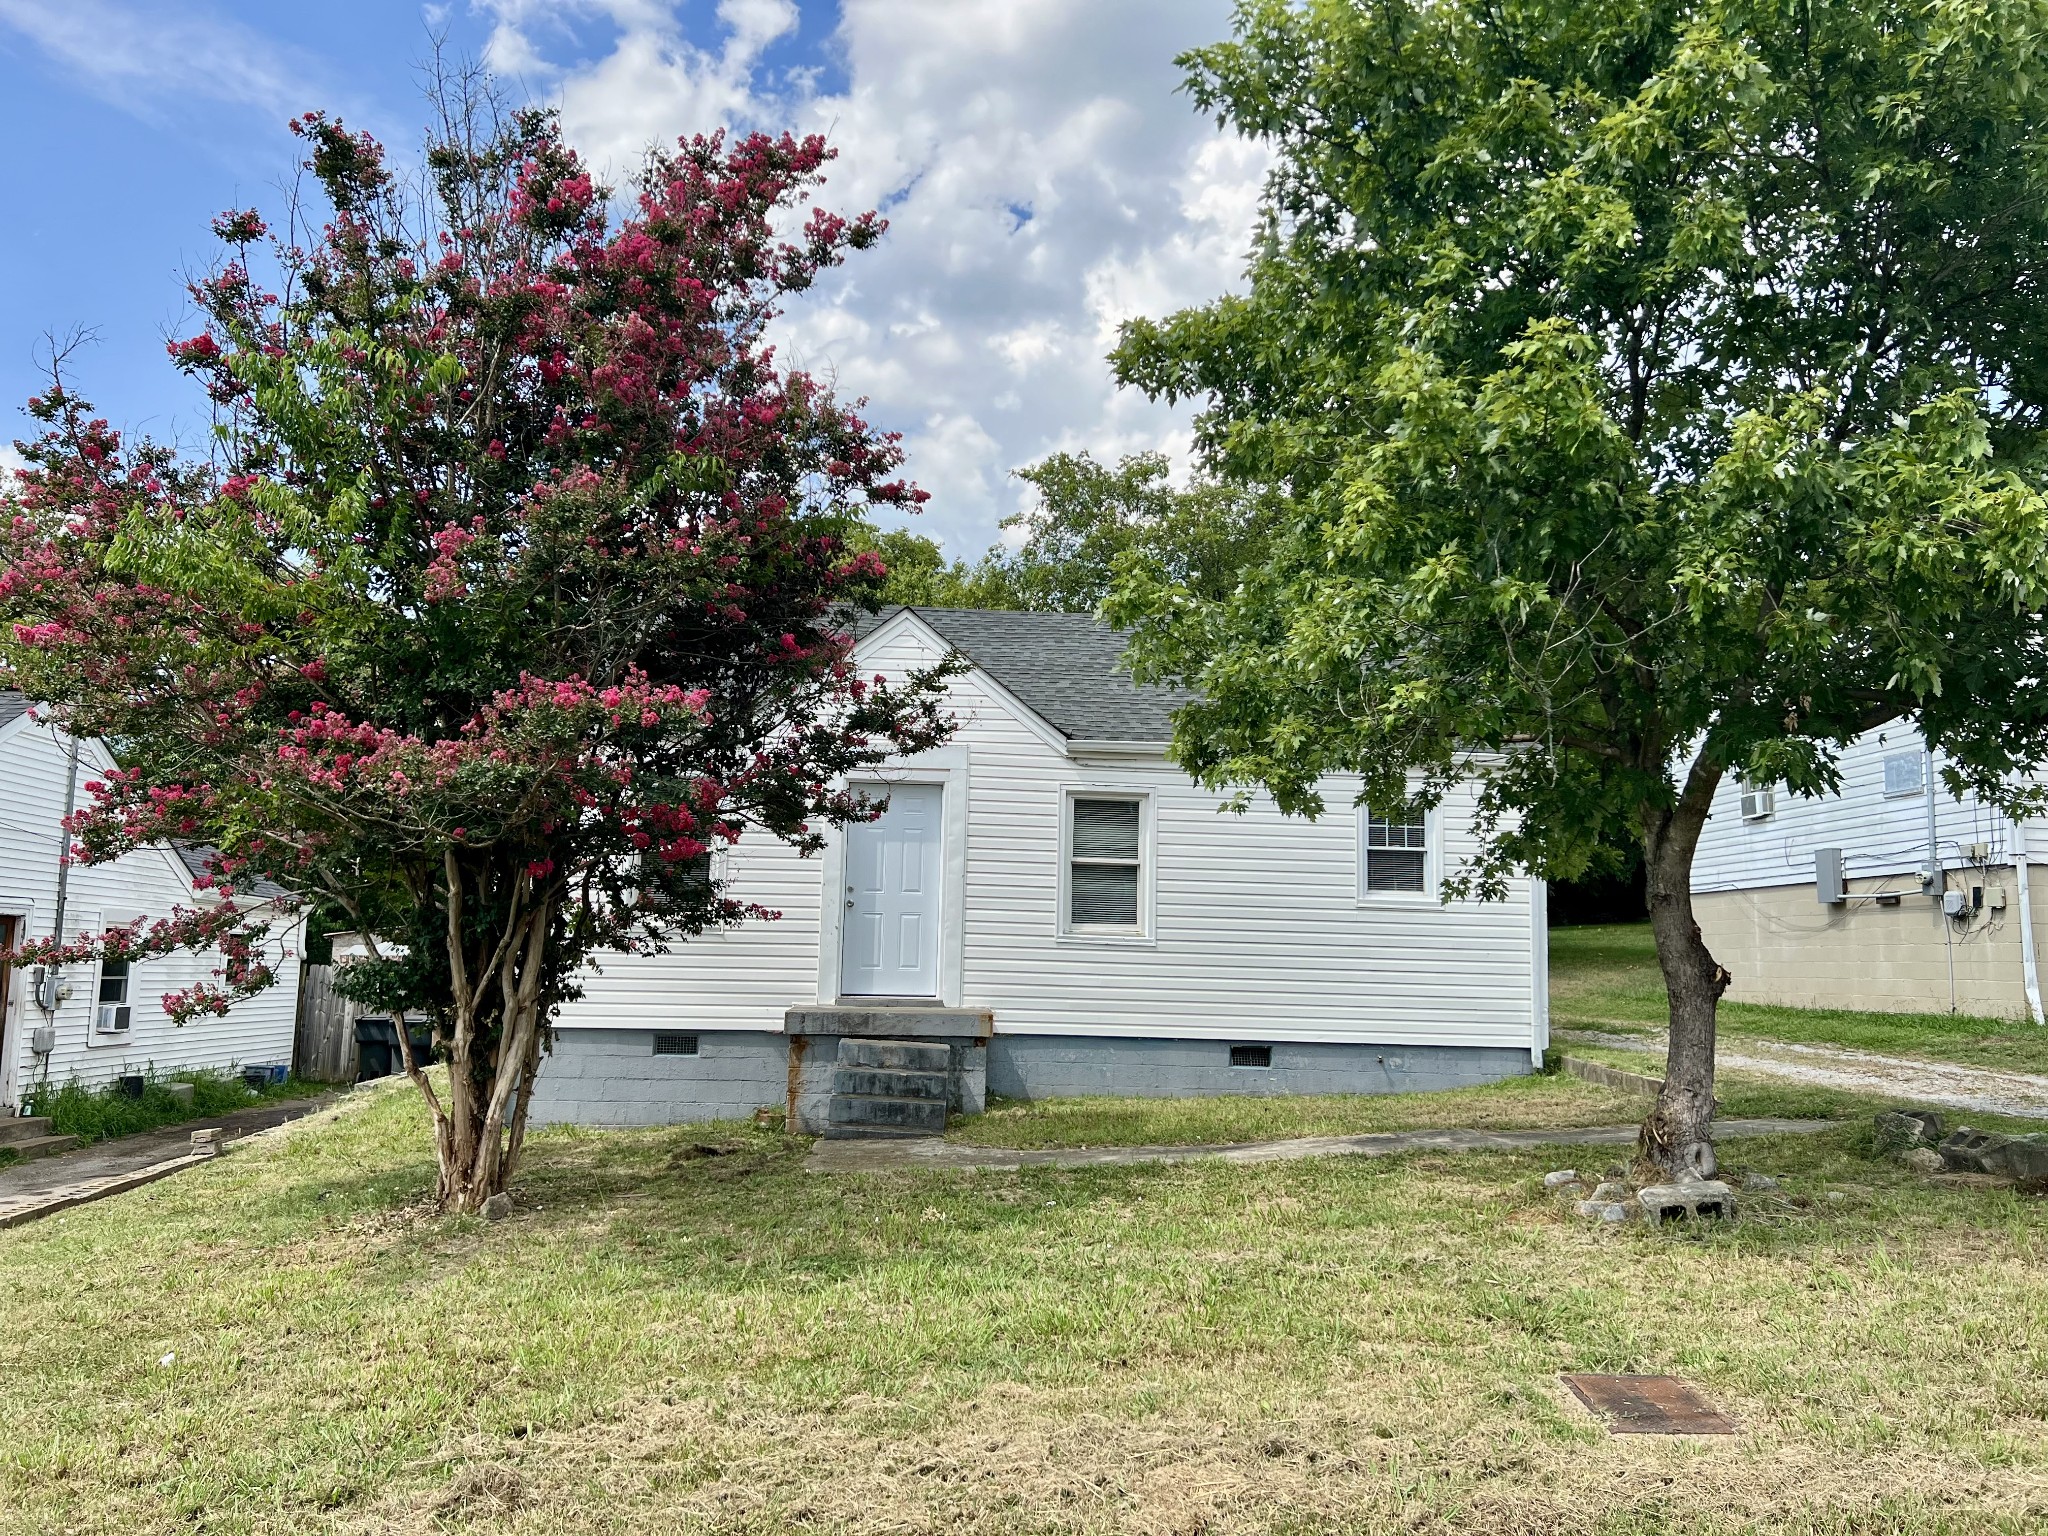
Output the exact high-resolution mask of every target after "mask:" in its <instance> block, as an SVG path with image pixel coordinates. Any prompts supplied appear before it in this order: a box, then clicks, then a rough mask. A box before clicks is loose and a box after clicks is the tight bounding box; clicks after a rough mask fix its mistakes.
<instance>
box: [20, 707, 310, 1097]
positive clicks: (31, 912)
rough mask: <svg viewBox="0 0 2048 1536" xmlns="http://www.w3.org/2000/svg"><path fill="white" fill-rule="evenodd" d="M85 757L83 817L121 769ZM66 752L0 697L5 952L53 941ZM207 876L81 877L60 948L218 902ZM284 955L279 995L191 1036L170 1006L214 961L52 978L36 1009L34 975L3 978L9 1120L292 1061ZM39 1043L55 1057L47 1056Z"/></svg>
mask: <svg viewBox="0 0 2048 1536" xmlns="http://www.w3.org/2000/svg"><path fill="white" fill-rule="evenodd" d="M77 749H78V775H77V784H78V786H79V787H78V789H77V803H78V804H80V805H85V804H89V803H90V797H89V796H88V795H87V794H86V793H85V790H84V788H83V786H84V784H85V783H86V782H88V781H90V780H92V779H94V778H97V777H99V776H100V775H102V774H103V773H105V772H106V771H107V770H109V769H110V768H111V767H112V766H113V763H112V760H111V759H110V758H109V756H108V755H107V752H106V749H105V748H104V747H103V746H102V745H101V744H100V743H98V742H95V741H85V742H80V743H78V744H77ZM71 750H72V742H71V739H70V738H69V737H67V736H64V735H62V734H60V733H59V732H57V731H56V730H55V729H54V728H53V727H51V726H50V725H47V724H39V723H38V722H37V721H35V720H34V719H32V718H31V716H30V711H29V708H28V704H27V702H26V701H25V700H24V699H23V698H22V697H21V695H20V694H18V693H5V692H0V947H5V946H6V945H11V944H12V943H14V942H15V941H16V940H17V939H18V938H44V937H47V936H49V935H50V934H51V933H52V932H53V931H54V929H55V925H56V920H57V886H58V869H59V864H60V861H61V859H62V856H63V852H64V847H65V839H64V835H63V832H62V830H61V826H60V823H61V822H62V819H63V815H64V805H65V793H66V784H67V780H68V779H69V778H70V773H71ZM198 863H199V858H198V855H197V854H195V853H192V852H191V851H189V850H185V851H181V850H177V849H172V848H162V849H155V848H152V849H147V850H144V851H140V852H136V853H132V854H127V855H125V856H123V857H122V858H120V859H117V860H115V861H113V862H112V863H110V864H102V865H97V866H88V865H74V866H73V867H72V868H71V870H70V873H69V876H68V878H67V880H66V882H65V884H66V890H65V896H64V909H65V910H64V933H65V935H66V936H68V937H74V938H75V937H77V936H78V935H79V934H84V933H97V932H99V931H101V930H102V929H104V928H107V927H109V926H111V925H112V924H115V923H125V922H129V921H131V920H133V919H135V918H137V917H146V918H151V919H154V918H159V917H165V916H168V915H169V914H170V912H171V911H172V910H173V909H174V908H176V907H188V908H189V907H192V906H195V905H204V904H205V903H207V902H210V901H213V900H216V899H217V898H216V897H214V896H213V895H212V894H211V893H210V892H204V891H198V890H195V889H194V887H193V884H192V878H193V875H194V874H195V873H197V872H198ZM286 947H287V948H288V949H290V950H292V951H293V952H292V953H291V954H290V955H289V956H288V958H287V959H286V960H285V961H284V962H283V963H282V965H280V967H279V976H278V985H277V986H275V987H273V988H272V989H271V990H269V991H267V992H264V993H261V994H259V995H258V996H256V997H253V998H247V999H244V1000H243V1001H241V1002H239V1003H237V1004H236V1005H235V1006H234V1008H233V1009H232V1010H230V1012H229V1013H228V1015H227V1016H226V1017H225V1018H202V1019H198V1020H195V1021H194V1022H192V1023H190V1024H187V1025H184V1026H183V1027H182V1028H181V1027H179V1026H178V1025H176V1024H174V1023H172V1022H171V1020H170V1019H169V1018H168V1017H167V1016H166V1015H165V1013H164V1011H163V1006H162V1002H161V999H162V997H163V995H164V994H165V993H167V992H175V991H178V990H181V989H182V988H184V987H187V986H189V985H191V984H192V983H193V982H195V981H200V980H204V979H206V978H207V977H208V976H209V975H210V974H211V973H212V972H213V971H214V970H215V969H216V968H217V967H218V966H219V964H220V958H219V956H218V955H217V954H213V953H205V954H178V955H171V956H167V957H164V958H161V959H154V960H146V961H139V962H137V963H136V964H134V965H133V966H127V965H120V964H109V965H85V966H70V967H66V968H65V969H64V970H63V971H62V972H61V973H60V974H59V976H58V977H57V985H56V987H55V988H54V992H55V996H54V997H52V996H50V995H49V994H50V992H51V991H52V990H53V989H51V988H48V987H45V988H44V989H43V991H44V995H43V996H42V997H40V998H39V997H38V996H37V995H36V994H37V987H36V985H35V972H34V971H33V970H11V969H5V968H0V1113H8V1114H11V1113H13V1112H14V1110H15V1108H16V1107H17V1106H19V1105H20V1103H21V1101H22V1097H23V1095H25V1094H26V1093H28V1092H29V1091H30V1090H31V1089H32V1088H34V1087H35V1086H36V1085H37V1084H39V1083H43V1082H47V1083H50V1084H51V1085H53V1086H55V1085H61V1084H63V1083H64V1082H66V1081H68V1080H70V1079H73V1078H76V1079H78V1080H79V1081H81V1082H84V1083H88V1084H101V1083H106V1082H110V1081H112V1080H113V1079H114V1078H117V1077H120V1076H123V1075H124V1074H127V1073H134V1072H143V1071H147V1070H149V1069H151V1068H155V1069H156V1070H159V1071H164V1072H170V1071H176V1070H179V1069H187V1068H214V1069H218V1070H222V1071H227V1070H232V1069H234V1068H237V1067H244V1066H253V1065H257V1064H259V1063H260V1064H266V1065H267V1064H271V1063H288V1062H290V1060H291V1056H292V1029H293V1023H294V1014H295V1011H296V1009H297V1002H298V977H299V961H298V958H297V955H296V945H295V944H288V945H287V946H286ZM46 1003H48V1004H51V1005H53V1006H47V1007H46V1006H44V1004H46ZM45 1029H47V1031H48V1032H47V1033H46V1034H44V1035H43V1036H42V1039H41V1041H39V1040H38V1033H39V1031H42V1030H45ZM39 1043H46V1044H48V1045H49V1047H50V1049H48V1050H47V1051H41V1050H38V1049H37V1046H38V1044H39Z"/></svg>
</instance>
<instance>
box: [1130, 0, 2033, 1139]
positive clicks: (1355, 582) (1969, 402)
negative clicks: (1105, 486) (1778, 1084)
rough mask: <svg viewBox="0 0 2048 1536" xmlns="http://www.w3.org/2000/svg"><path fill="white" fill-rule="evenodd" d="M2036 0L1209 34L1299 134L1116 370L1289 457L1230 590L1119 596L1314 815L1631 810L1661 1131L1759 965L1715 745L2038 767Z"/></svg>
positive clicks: (1271, 114) (1625, 11)
mask: <svg viewBox="0 0 2048 1536" xmlns="http://www.w3.org/2000/svg"><path fill="white" fill-rule="evenodd" d="M2044 29H2048V8H2044V7H2043V6H2042V5H2041V4H2039V3H2036V0H1963V3H1948V0H1937V3H1931V4H1929V3H1921V0H1914V3H1911V4H1908V3H1903V0H1853V3H1844V0H1526V3H1522V4H1518V5H1513V6H1505V7H1503V6H1498V5H1494V4H1490V3H1484V0H1431V3H1428V4H1420V3H1415V0H1315V3H1310V4H1297V3H1282V0H1250V3H1246V4H1243V5H1241V6H1240V7H1239V9H1238V12H1237V18H1236V26H1235V36H1234V37H1233V39H1231V40H1230V41H1227V42H1225V43H1223V44H1221V45H1218V46H1215V47H1211V48H1205V49H1201V50H1198V51H1196V52H1193V53H1190V54H1188V55H1186V56H1185V57H1184V58H1183V60H1182V63H1183V65H1184V66H1185V68H1186V70H1187V79H1188V87H1189V89H1190V91H1191V92H1192V94H1193V97H1194V99H1195V101H1196V102H1197V103H1199V104H1200V106H1201V107H1203V108H1204V109H1207V110H1211V111H1214V112H1215V113H1216V114H1217V116H1218V118H1219V119H1220V120H1221V121H1222V122H1224V123H1226V124H1229V125H1232V126H1234V127H1236V128H1237V129H1238V130H1239V131H1241V132H1243V133H1245V134H1248V135H1250V136H1253V137H1255V138H1258V139H1260V140H1263V141H1264V142H1265V143H1267V144H1268V145H1270V146H1271V148H1272V151H1273V154H1274V164H1273V169H1272V172H1271V174H1270V178H1269V181H1268V183H1267V189H1266V196H1265V205H1264V215H1263V221H1262V228H1261V231H1260V234H1259V237H1258V239H1257V242H1256V245H1255V248H1254V251H1253V254H1252V260H1251V266H1250V281H1249V287H1248V290H1247V291H1246V292H1244V293H1243V294H1242V295H1241V296H1236V297H1230V298H1225V299H1221V300H1218V301H1217V302H1215V303H1213V304H1210V305H1208V306H1207V307H1205V308H1200V309H1195V310H1190V311H1187V312H1184V313H1181V314H1178V315H1175V316H1173V317H1171V318H1168V319H1164V320H1161V321H1156V322H1140V323H1136V324H1133V325H1131V326H1129V327H1128V328H1127V330H1126V331H1125V333H1124V336H1123V338H1122V341H1121V344H1120V346H1119V349H1118V351H1117V352H1116V354H1115V363H1116V366H1117V368H1118V371H1119V374H1120V376H1121V377H1122V379H1123V380H1124V381H1126V382H1127V383H1131V384H1135V385H1137V386H1139V387H1140V388H1142V389H1144V390H1146V391H1148V392H1149V393H1152V394H1155V395H1163V396H1171V397H1194V398H1197V399H1200V400H1203V401H1204V402H1206V409H1205V411H1204V414H1203V415H1202V416H1201V418H1200V429H1199V430H1200V440H1201V444H1202V448H1203V451H1204V452H1205V454H1206V456H1207V459H1208V462H1209V464H1210V466H1211V467H1212V469H1214V470H1216V471H1218V472H1220V473H1222V474H1225V475H1227V476H1231V477H1235V478H1238V479H1241V480H1244V481H1247V482H1250V483H1258V484H1268V485H1274V486H1279V487H1282V488H1284V489H1285V491H1286V493H1287V496H1288V501H1289V506H1288V509H1287V511H1286V512H1285V513H1284V514H1282V515H1281V517H1280V518H1279V520H1278V522H1277V524H1276V528H1277V531H1276V532H1275V534H1274V535H1273V537H1272V538H1271V539H1269V540H1268V541H1267V543H1266V546H1265V548H1264V549H1263V551H1262V552H1261V555H1260V558H1259V559H1258V560H1257V561H1256V562H1255V563H1254V564H1253V566H1252V568H1251V569H1248V570H1247V571H1246V572H1245V574H1244V577H1243V580H1242V582H1241V584H1240V585H1238V586H1237V587H1236V588H1235V589H1234V590H1233V591H1231V592H1229V593H1227V594H1225V595H1223V596H1221V597H1205V596H1204V595H1203V594H1200V593H1197V592H1194V591H1192V590H1190V589H1189V588H1188V587H1187V586H1186V585H1185V584H1184V583H1180V582H1176V581H1174V580H1173V579H1172V578H1171V576H1170V575H1169V574H1168V573H1164V572H1161V571H1159V570H1157V569H1154V568H1150V567H1148V566H1147V565H1146V564H1145V562H1143V561H1142V560H1140V561H1136V562H1133V563H1130V564H1128V565H1127V566H1126V568H1125V577H1126V579H1125V580H1124V581H1123V583H1122V585H1121V587H1120V590H1119V591H1118V593H1117V594H1116V596H1115V597H1114V598H1113V600H1112V602H1111V604H1110V609H1109V611H1110V613H1111V616H1112V617H1114V618H1116V619H1118V620H1120V621H1121V622H1124V623H1126V624H1132V625H1135V626H1136V627H1137V629H1138V639H1137V643H1136V647H1135V655H1136V658H1137V661H1138V664H1139V666H1140V669H1141V671H1142V672H1143V673H1144V674H1145V675H1148V676H1152V677H1158V678H1170V679H1175V680H1178V681H1182V682H1185V683H1187V684H1190V685H1193V686H1194V687H1196V688H1197V689H1199V691H1200V700H1199V702H1197V703H1195V704H1193V705H1191V706H1190V707H1189V708H1188V709H1187V710H1186V711H1185V712H1183V714H1182V715H1181V716H1180V721H1179V725H1178V730H1177V737H1176V748H1175V750H1176V752H1177V754H1178V756H1179V759H1180V760H1181V761H1182V762H1183V763H1184V764H1185V765H1186V766H1187V767H1188V768H1189V769H1191V770H1192V771H1193V772H1194V773H1195V774H1196V775H1197V776H1198V777H1199V778H1200V779H1202V780H1204V781H1206V782H1210V783H1214V784H1232V785H1238V786H1264V787H1265V788H1267V789H1269V790H1270V791H1271V792H1272V793H1273V794H1274V796H1275V797H1276V798H1277V799H1278V801H1279V803H1280V804H1281V805H1282V806H1283V807H1285V808H1286V809H1288V810H1292V811H1301V812H1308V813H1313V812H1315V811H1317V810H1319V809H1320V808H1321V805H1322V801H1321V799H1320V798H1319V796H1318V793H1317V782H1318V780H1319V779H1320V778H1321V776H1322V775H1324V774H1326V773H1331V772H1339V771H1355V772H1359V773H1361V774H1362V775H1363V777H1364V783H1365V798H1366V800H1367V801H1368V802H1369V803H1370V804H1372V805H1374V806H1376V807H1379V808H1381V809H1382V810H1383V811H1384V810H1391V809H1392V808H1393V807H1394V806H1396V805H1397V804H1400V803H1402V802H1403V801H1404V800H1406V799H1407V798H1408V797H1409V796H1410V795H1411V794H1412V795H1415V796H1417V797H1418V798H1420V799H1421V800H1423V801H1426V802H1434V801H1436V800H1438V799H1440V798H1441V797H1442V795H1443V794H1444V792H1445V791H1446V789H1447V788H1448V787H1449V786H1451V785H1452V784H1453V783H1456V782H1459V781H1460V780H1462V779H1465V778H1467V777H1468V776H1474V775H1476V778H1477V785H1478V796H1479V798H1478V812H1477V820H1476V828H1477V830H1478V831H1479V833H1480V834H1481V839H1482V841H1481V846H1482V849H1483V851H1482V852H1481V853H1480V854H1479V856H1478V857H1477V858H1476V860H1474V861H1473V862H1472V863H1470V864H1468V865H1467V866H1466V867H1465V868H1464V869H1462V870H1461V871H1459V872H1458V873H1457V875H1456V877H1455V878H1453V879H1452V880H1450V881H1448V882H1447V886H1448V889H1449V891H1450V892H1451V893H1453V894H1464V895H1475V894H1476V895H1489V896H1490V895H1498V894H1499V893H1500V892H1501V891H1502V889H1503V887H1504V884H1505V882H1506V881H1507V880H1508V879H1509V878H1510V876H1511V875H1514V874H1517V873H1520V872H1525V871H1530V872H1535V873H1537V874H1541V875H1545V876H1549V877H1552V878H1562V879H1569V878H1573V877H1576V876H1578V875H1580V874H1581V873H1583V872H1584V871H1585V869H1586V867H1587V865H1588V862H1589V861H1590V860H1591V859H1592V858H1593V857H1594V856H1595V853H1596V851H1597V850H1598V849H1599V848H1600V847H1601V845H1602V844H1603V843H1611V842H1612V841H1613V840H1615V839H1619V838H1633V839H1634V840H1636V841H1637V842H1638V843H1639V844H1640V846H1641V848H1642V851H1643V857H1644V860H1645V864H1646V868H1647V883H1648V890H1649V901H1650V908H1651V918H1652V921H1653V924H1654V927H1655V935H1656V943H1657V955H1658V960H1659V963H1660V965H1661V967H1662V970H1663V975H1664V979H1665V983H1666V986H1667V988H1668V992H1669V998H1670V1020H1671V1036H1670V1051H1669V1069H1668V1072H1667V1076H1666V1086H1665V1089H1664V1092H1663V1094H1662V1096H1661V1097H1660V1098H1659V1099H1658V1100H1657V1102H1656V1104H1655V1107H1654V1109H1653V1110H1652V1112H1651V1114H1650V1115H1649V1117H1648V1120H1647V1121H1646V1123H1645V1125H1644V1128H1643V1135H1642V1141H1641V1154H1642V1157H1643V1160H1644V1161H1645V1162H1646V1163H1647V1164H1649V1165H1651V1166H1654V1167H1660V1168H1662V1169H1664V1170H1666V1171H1670V1172H1678V1173H1686V1172H1690V1173H1697V1174H1706V1173H1710V1172H1711V1171H1712V1170H1713V1168H1714V1166H1715V1159H1714V1151H1713V1144H1712V1133H1711V1116H1712V1110H1713V1098H1714V1024H1715V1010H1716V1003H1717V1000H1718V999H1719V997H1720V996H1721V994H1722V992H1723V991H1724V990H1725V989H1726V987H1727V985H1728V982H1729V976H1728V974H1727V972H1726V971H1724V970H1723V969H1722V968H1721V966H1720V965H1718V964H1717V963H1716V961H1715V959H1714V957H1713V955H1712V954H1710V953H1709V952H1708V949H1707V946H1706V945H1705V944H1704V943H1703V942H1702V938H1701V933H1700V929H1699V927H1698V925H1697V924H1696V923H1695V922H1694V918H1693V909H1692V897H1691V871H1692V863H1693V855H1694V850H1695V848H1696V847H1697V845H1698V842H1699V838H1700V833H1701V828H1702V826H1703V825H1704V823H1705V821H1706V819H1707V814H1708V810H1709V806H1710V802H1711V801H1712V799H1713V796H1714V792H1715V788H1716V786H1717V785H1719V784H1720V783H1721V781H1722V779H1723V778H1724V776H1726V775H1728V774H1730V773H1736V774H1742V775H1746V776H1747V777H1748V778H1750V779H1752V780H1755V781H1775V782H1780V783H1783V784H1784V785H1786V786H1787V787H1788V788H1789V789H1790V790H1791V791H1793V792H1796V793H1803V794H1818V793H1825V792H1828V791H1830V790H1832V789H1834V788H1835V787H1836V785H1837V783H1838V771H1837V766H1836V765H1837V760H1838V753H1839V751H1840V749H1841V747H1842V746H1843V745H1844V744H1845V743H1846V742H1848V741H1849V740H1850V739H1851V738H1852V737H1854V736H1856V735H1857V734H1858V733H1859V732H1862V731H1865V730H1867V729H1870V728H1872V727H1874V726H1877V725H1879V724H1881V723H1883V722H1885V721H1887V720H1890V719H1893V718H1897V717H1904V718H1906V719H1907V720H1909V721H1911V722H1912V723H1913V724H1915V725H1916V726H1918V727H1919V728H1920V729H1922V730H1923V731H1925V733H1926V735H1927V738H1928V739H1929V740H1930V741H1931V742H1932V743H1933V744H1934V745H1935V746H1936V747H1937V748H1938V749H1940V750H1941V751H1942V752H1943V753H1944V754H1946V763H1947V767H1946V776H1947V779H1948V781H1949V784H1950V786H1951V787H1952V788H1954V789H1956V790H1958V791H1961V790H1964V789H1972V790H1975V791H1976V792H1977V793H1979V794H1981V795H1983V796H1984V797H1986V798H1987V799H1988V800H1992V801H1996V802H2002V803H2005V804H2007V805H2009V806H2010V805H2012V804H2013V803H2014V802H2015V799H2016V797H2018V796H2019V795H2020V791H2019V789H2018V788H2017V787H2016V784H2015V779H2014V775H2015V774H2016V773H2017V772H2018V771H2020V770H2023V769H2026V768H2028V767H2030V766H2032V765H2035V764H2038V763H2040V762H2041V761H2042V758H2043V754H2044V750H2048V697H2044V680H2048V657H2044V654H2043V650H2044V647H2043V640H2044V633H2043V631H2044V625H2043V603H2044V600H2048V515H2044V503H2043V499H2042V494H2041V485H2042V471H2043V462H2042V451H2043V440H2042V429H2043V409H2044V405H2048V346H2044V339H2048V289H2044V286H2043V285H2044V278H2048V266H2044V258H2048V134H2044V133H2043V131H2042V125H2043V122H2044V113H2048V96H2044V95H2043V92H2044V90H2048V42H2044V37H2048V32H2044Z"/></svg>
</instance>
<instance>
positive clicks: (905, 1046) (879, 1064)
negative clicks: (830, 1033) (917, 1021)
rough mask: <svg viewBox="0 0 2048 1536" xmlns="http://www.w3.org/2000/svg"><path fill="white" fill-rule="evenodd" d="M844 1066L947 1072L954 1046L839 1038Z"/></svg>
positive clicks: (841, 1061)
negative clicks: (951, 1047)
mask: <svg viewBox="0 0 2048 1536" xmlns="http://www.w3.org/2000/svg"><path fill="white" fill-rule="evenodd" d="M834 1059H835V1060H836V1062H837V1063H838V1065H840V1066H842V1067H871V1068H876V1069H880V1070H884V1071H892V1072H943V1071H945V1070H946V1067H947V1064H948V1063H950V1062H951V1061H952V1059H953V1053H952V1050H951V1049H950V1048H949V1047H947V1046H944V1045H931V1044H928V1043H926V1042H924V1041H920V1040H856V1039H852V1038H847V1039H844V1040H841V1041H840V1042H839V1054H838V1056H837V1057H836V1058H834Z"/></svg>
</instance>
